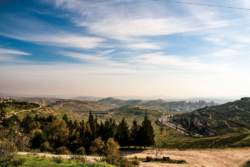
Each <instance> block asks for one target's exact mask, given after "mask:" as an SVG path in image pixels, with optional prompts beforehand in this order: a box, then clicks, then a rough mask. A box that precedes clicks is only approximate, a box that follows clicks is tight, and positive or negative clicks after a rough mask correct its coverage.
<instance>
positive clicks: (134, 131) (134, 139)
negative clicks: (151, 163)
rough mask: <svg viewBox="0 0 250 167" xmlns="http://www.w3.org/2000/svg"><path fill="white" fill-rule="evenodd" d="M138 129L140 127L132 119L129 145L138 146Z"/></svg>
mask: <svg viewBox="0 0 250 167" xmlns="http://www.w3.org/2000/svg"><path fill="white" fill-rule="evenodd" d="M139 129H140V126H139V125H138V124H137V121H136V120H135V119H134V121H133V125H132V127H131V135H130V145H133V146H139V145H140V144H139V142H140V141H139Z"/></svg>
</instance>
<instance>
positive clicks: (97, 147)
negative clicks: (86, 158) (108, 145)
mask: <svg viewBox="0 0 250 167" xmlns="http://www.w3.org/2000/svg"><path fill="white" fill-rule="evenodd" d="M104 146H105V144H104V141H102V139H101V137H98V138H96V139H95V140H94V141H92V142H91V146H90V148H89V150H90V152H92V153H97V154H98V155H101V154H102V153H103V151H104V150H103V149H104Z"/></svg>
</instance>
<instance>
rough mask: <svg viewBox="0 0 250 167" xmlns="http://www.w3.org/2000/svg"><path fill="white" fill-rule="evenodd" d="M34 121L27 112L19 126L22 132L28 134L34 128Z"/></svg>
mask: <svg viewBox="0 0 250 167" xmlns="http://www.w3.org/2000/svg"><path fill="white" fill-rule="evenodd" d="M34 122H35V121H34V119H33V118H32V117H31V116H30V115H29V114H28V115H27V116H26V117H24V118H23V121H22V123H21V128H22V129H23V132H24V133H27V134H29V133H30V132H31V131H32V130H34V129H35V127H34Z"/></svg>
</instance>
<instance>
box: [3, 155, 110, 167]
mask: <svg viewBox="0 0 250 167" xmlns="http://www.w3.org/2000/svg"><path fill="white" fill-rule="evenodd" d="M20 158H22V159H25V160H26V161H25V162H24V163H23V164H22V165H19V166H20V167H24V166H34V167H35V166H42V167H48V166H68V167H77V166H79V167H80V166H81V167H99V166H102V167H113V166H112V165H108V164H103V163H84V165H83V164H82V162H75V161H71V160H66V159H62V162H60V163H59V162H56V161H55V159H53V158H44V157H38V156H29V155H18V156H17V157H16V158H15V159H14V161H15V160H18V159H20ZM6 166H7V165H6ZM9 166H14V165H13V163H9Z"/></svg>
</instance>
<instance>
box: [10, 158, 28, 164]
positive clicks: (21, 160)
mask: <svg viewBox="0 0 250 167" xmlns="http://www.w3.org/2000/svg"><path fill="white" fill-rule="evenodd" d="M26 161H27V159H25V158H18V159H16V160H13V161H12V162H13V165H15V166H19V165H22V164H24V163H25V162H26Z"/></svg>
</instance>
